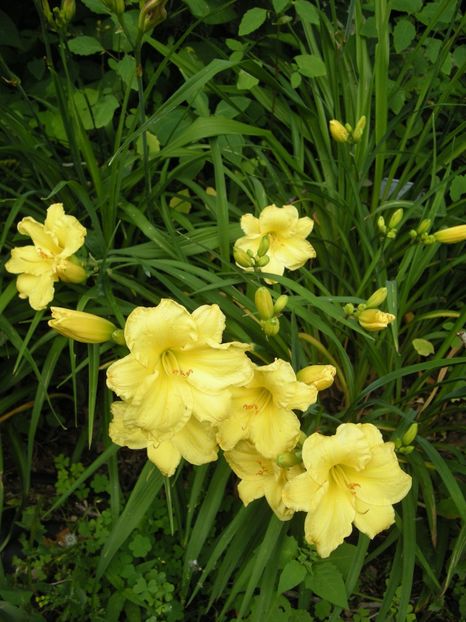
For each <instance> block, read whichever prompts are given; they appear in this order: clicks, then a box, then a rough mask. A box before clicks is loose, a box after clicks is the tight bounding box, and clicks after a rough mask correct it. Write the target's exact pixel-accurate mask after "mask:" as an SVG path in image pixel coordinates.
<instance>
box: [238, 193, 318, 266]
mask: <svg viewBox="0 0 466 622" xmlns="http://www.w3.org/2000/svg"><path fill="white" fill-rule="evenodd" d="M313 226H314V221H313V220H312V219H311V218H309V217H307V216H305V217H304V218H299V214H298V210H297V209H296V207H294V205H284V206H283V207H277V206H276V205H269V206H268V207H265V208H264V209H263V210H262V212H261V213H260V215H259V218H256V217H255V216H253V215H252V214H244V215H243V216H242V217H241V229H242V230H243V231H244V233H245V234H246V235H245V236H243V237H242V238H239V239H238V240H236V242H235V251H238V250H239V251H240V252H243V253H247V251H248V250H249V251H250V252H252V253H253V255H257V251H258V250H259V247H260V245H261V242H262V240H263V238H264V237H267V238H268V245H269V246H268V249H267V254H266V257H268V258H269V261H268V263H266V264H265V265H264V266H262V267H261V268H260V269H261V271H263V272H270V273H271V274H280V275H281V274H283V272H284V271H285V268H287V269H288V270H297V269H298V268H301V266H303V265H304V264H305V263H306V261H307V260H308V259H311V258H312V257H315V256H316V252H315V250H314V248H313V246H312V245H311V244H310V243H309V242H308V241H307V240H306V238H307V236H308V235H309V234H310V233H311V231H312V228H313ZM238 265H239V266H240V267H243V268H244V265H242V264H241V263H239V264H238ZM245 269H247V270H250V269H251V268H245Z"/></svg>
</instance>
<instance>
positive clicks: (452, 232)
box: [432, 225, 466, 244]
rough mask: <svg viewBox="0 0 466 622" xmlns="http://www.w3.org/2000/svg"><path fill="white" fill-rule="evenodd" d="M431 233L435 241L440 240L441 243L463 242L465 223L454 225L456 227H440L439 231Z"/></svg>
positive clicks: (465, 235) (465, 237)
mask: <svg viewBox="0 0 466 622" xmlns="http://www.w3.org/2000/svg"><path fill="white" fill-rule="evenodd" d="M432 235H433V236H434V238H435V241H436V242H441V243H442V244H456V243H457V242H463V241H464V240H466V225H456V227H448V229H441V230H440V231H435V232H434V233H433V234H432Z"/></svg>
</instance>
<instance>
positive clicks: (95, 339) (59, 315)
mask: <svg viewBox="0 0 466 622" xmlns="http://www.w3.org/2000/svg"><path fill="white" fill-rule="evenodd" d="M50 310H51V312H52V319H51V320H49V322H48V325H49V326H50V328H53V329H54V330H56V331H57V333H60V335H64V336H65V337H69V338H70V339H74V340H75V341H80V342H81V343H104V342H105V341H111V340H112V335H113V333H114V332H115V331H116V330H117V327H116V326H115V324H113V323H112V322H110V321H109V320H106V319H104V318H103V317H99V316H98V315H94V314H93V313H86V312H84V311H74V310H73V309H64V308H63V307H51V309H50Z"/></svg>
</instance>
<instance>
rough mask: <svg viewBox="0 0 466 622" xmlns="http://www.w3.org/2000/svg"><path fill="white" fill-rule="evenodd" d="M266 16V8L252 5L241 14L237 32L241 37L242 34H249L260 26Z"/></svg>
mask: <svg viewBox="0 0 466 622" xmlns="http://www.w3.org/2000/svg"><path fill="white" fill-rule="evenodd" d="M266 18H267V10H266V9H261V8H259V7H254V8H253V9H249V11H246V13H245V14H244V15H243V17H242V19H241V23H240V25H239V29H238V34H239V35H240V36H241V37H244V35H249V34H251V32H254V31H256V30H257V29H258V28H260V27H261V26H262V24H263V23H264V22H265V20H266Z"/></svg>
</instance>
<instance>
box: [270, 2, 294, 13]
mask: <svg viewBox="0 0 466 622" xmlns="http://www.w3.org/2000/svg"><path fill="white" fill-rule="evenodd" d="M290 4H291V2H290V0H272V5H273V10H274V11H275V13H276V14H277V15H279V14H280V13H283V11H284V10H285V9H287V8H288V7H289V5H290Z"/></svg>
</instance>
